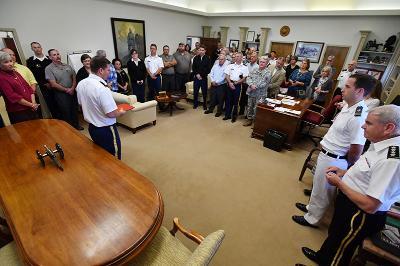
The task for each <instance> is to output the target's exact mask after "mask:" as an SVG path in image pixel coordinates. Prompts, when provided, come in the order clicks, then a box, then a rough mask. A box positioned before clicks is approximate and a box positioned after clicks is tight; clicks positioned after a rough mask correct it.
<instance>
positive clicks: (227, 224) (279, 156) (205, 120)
mask: <svg viewBox="0 0 400 266" xmlns="http://www.w3.org/2000/svg"><path fill="white" fill-rule="evenodd" d="M181 106H184V107H185V110H183V111H176V112H174V115H173V116H172V117H170V116H169V114H167V113H162V114H158V117H157V125H156V126H148V127H145V128H143V129H142V130H139V131H138V132H137V133H136V134H132V133H131V132H130V131H128V130H126V129H123V128H119V132H120V135H121V139H122V160H123V161H124V162H125V163H126V164H128V165H129V166H131V167H132V168H134V169H135V170H137V171H138V172H140V173H141V174H143V175H144V176H146V177H148V178H149V179H150V180H152V181H153V182H154V184H155V185H156V187H157V188H158V189H159V191H160V192H161V194H162V196H163V199H164V203H165V216H164V225H165V226H166V227H167V228H170V227H171V224H172V218H173V217H175V216H177V217H179V218H180V219H181V222H182V223H183V224H184V225H185V226H187V227H188V228H191V229H194V230H196V231H198V232H200V233H202V234H203V235H207V234H208V233H210V232H212V231H215V230H217V229H224V230H225V232H226V238H225V240H224V242H223V244H222V246H221V248H220V250H219V251H218V253H217V254H216V256H215V257H214V260H213V263H212V265H294V263H296V262H301V263H304V264H307V265H314V264H313V263H312V262H311V261H309V260H307V259H306V258H305V257H304V256H303V255H302V252H301V247H302V246H309V247H311V248H315V249H318V248H319V247H320V245H321V244H322V242H323V239H324V237H325V235H326V226H323V227H322V228H321V229H312V228H306V227H303V226H300V225H297V224H295V223H294V222H293V221H292V220H291V216H292V215H293V214H301V211H299V210H297V209H296V207H295V206H294V203H295V202H296V201H300V202H304V203H306V202H307V200H308V198H307V197H305V196H304V195H303V188H309V187H310V184H311V176H310V173H309V172H308V173H307V174H306V176H305V178H304V180H303V183H302V182H299V181H298V180H297V179H298V175H299V173H300V169H301V167H302V164H303V162H304V160H305V158H306V156H307V154H308V152H307V151H308V150H310V149H311V146H310V144H309V143H308V142H305V141H303V142H301V143H300V144H299V145H298V146H296V148H295V149H294V150H292V151H286V150H285V151H283V152H280V153H278V152H275V151H272V150H269V149H266V148H264V147H263V146H262V141H261V140H257V139H252V138H250V133H251V129H250V128H249V127H243V126H242V122H243V119H239V120H238V121H237V122H236V123H233V124H232V123H231V122H230V121H223V120H222V117H220V118H216V117H214V114H209V115H205V114H203V110H202V109H201V108H199V109H197V110H193V109H192V108H191V105H188V104H186V103H181ZM86 133H87V131H86ZM181 239H182V238H181ZM184 243H185V244H187V245H188V246H189V247H191V248H192V249H193V248H194V247H195V245H193V244H192V243H190V242H189V241H185V242H184Z"/></svg>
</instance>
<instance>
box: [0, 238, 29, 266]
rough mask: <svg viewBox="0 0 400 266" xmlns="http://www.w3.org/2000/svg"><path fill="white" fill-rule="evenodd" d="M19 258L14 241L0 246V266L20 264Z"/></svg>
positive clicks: (17, 265)
mask: <svg viewBox="0 0 400 266" xmlns="http://www.w3.org/2000/svg"><path fill="white" fill-rule="evenodd" d="M22 265H24V264H23V263H22V260H21V258H20V257H19V256H18V252H17V247H16V246H15V242H11V243H9V244H7V245H5V246H4V247H2V248H0V266H22Z"/></svg>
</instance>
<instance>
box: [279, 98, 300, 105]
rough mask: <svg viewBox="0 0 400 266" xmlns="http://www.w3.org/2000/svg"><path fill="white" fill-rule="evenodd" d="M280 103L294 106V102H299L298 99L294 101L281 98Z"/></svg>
mask: <svg viewBox="0 0 400 266" xmlns="http://www.w3.org/2000/svg"><path fill="white" fill-rule="evenodd" d="M282 103H283V104H286V105H290V106H295V105H296V104H298V103H300V101H294V100H292V99H285V98H284V99H282Z"/></svg>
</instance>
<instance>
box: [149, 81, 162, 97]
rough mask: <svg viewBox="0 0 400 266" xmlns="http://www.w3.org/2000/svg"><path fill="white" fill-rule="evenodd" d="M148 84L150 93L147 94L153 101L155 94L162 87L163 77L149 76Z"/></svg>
mask: <svg viewBox="0 0 400 266" xmlns="http://www.w3.org/2000/svg"><path fill="white" fill-rule="evenodd" d="M147 86H148V87H149V93H148V94H147V100H148V101H151V100H154V99H155V96H156V95H157V94H158V92H159V91H160V89H161V77H160V75H158V76H157V78H156V79H152V78H151V77H150V76H147Z"/></svg>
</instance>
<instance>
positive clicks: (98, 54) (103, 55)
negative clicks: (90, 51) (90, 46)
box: [96, 50, 107, 57]
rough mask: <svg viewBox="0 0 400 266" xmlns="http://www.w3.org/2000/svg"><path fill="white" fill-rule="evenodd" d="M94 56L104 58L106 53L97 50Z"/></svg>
mask: <svg viewBox="0 0 400 266" xmlns="http://www.w3.org/2000/svg"><path fill="white" fill-rule="evenodd" d="M96 55H97V56H102V57H106V56H107V54H106V51H104V50H97V52H96Z"/></svg>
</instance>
